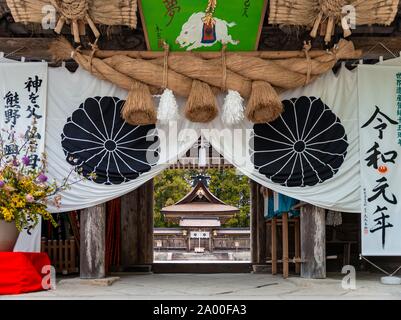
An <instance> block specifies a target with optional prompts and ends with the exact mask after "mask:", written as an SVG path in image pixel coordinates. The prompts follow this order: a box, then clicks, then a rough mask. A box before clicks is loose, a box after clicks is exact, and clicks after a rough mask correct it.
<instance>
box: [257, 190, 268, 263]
mask: <svg viewBox="0 0 401 320" xmlns="http://www.w3.org/2000/svg"><path fill="white" fill-rule="evenodd" d="M256 192H257V227H258V238H257V244H258V264H259V265H263V264H266V257H267V250H266V221H265V198H264V196H263V194H262V192H261V185H260V184H256Z"/></svg>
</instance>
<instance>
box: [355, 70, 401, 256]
mask: <svg viewBox="0 0 401 320" xmlns="http://www.w3.org/2000/svg"><path fill="white" fill-rule="evenodd" d="M358 95H359V130H360V134H359V136H360V167H361V197H362V198H361V199H362V201H361V206H362V210H361V212H362V217H361V222H362V223H361V227H362V232H361V234H362V254H363V255H366V256H399V255H401V240H400V234H401V204H400V200H401V188H400V181H401V166H400V161H401V158H400V157H401V125H400V124H399V123H401V66H379V65H375V66H371V65H370V66H367V65H362V66H360V67H358Z"/></svg>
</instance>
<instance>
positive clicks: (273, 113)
mask: <svg viewBox="0 0 401 320" xmlns="http://www.w3.org/2000/svg"><path fill="white" fill-rule="evenodd" d="M282 112H283V104H282V103H281V100H280V97H279V96H278V95H277V92H276V90H274V89H273V87H272V86H271V85H270V84H269V83H268V82H265V81H253V82H252V92H251V96H250V97H249V100H248V104H247V106H246V110H245V115H246V117H247V118H248V120H249V121H251V122H253V123H265V122H271V121H274V120H276V119H277V118H278V117H279V116H280V114H281V113H282Z"/></svg>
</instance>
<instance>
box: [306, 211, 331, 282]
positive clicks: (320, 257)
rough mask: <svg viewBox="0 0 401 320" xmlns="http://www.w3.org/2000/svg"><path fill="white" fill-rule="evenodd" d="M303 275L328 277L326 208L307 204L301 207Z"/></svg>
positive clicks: (315, 277)
mask: <svg viewBox="0 0 401 320" xmlns="http://www.w3.org/2000/svg"><path fill="white" fill-rule="evenodd" d="M301 259H302V264H301V277H302V278H307V279H324V278H326V225H325V210H324V209H322V208H318V207H315V206H313V205H309V204H305V205H303V206H302V207H301Z"/></svg>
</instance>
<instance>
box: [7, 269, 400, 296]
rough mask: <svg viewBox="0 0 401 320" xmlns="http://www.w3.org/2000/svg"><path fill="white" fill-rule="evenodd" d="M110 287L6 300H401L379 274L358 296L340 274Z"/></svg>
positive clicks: (151, 280)
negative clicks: (344, 286) (319, 277)
mask: <svg viewBox="0 0 401 320" xmlns="http://www.w3.org/2000/svg"><path fill="white" fill-rule="evenodd" d="M113 276H119V277H120V280H118V281H116V282H114V283H113V284H112V285H111V286H101V285H99V284H97V285H96V284H90V283H88V282H84V283H83V282H82V281H81V280H80V279H77V278H60V279H58V284H57V288H56V290H53V291H47V292H36V293H30V294H24V295H19V296H0V300H2V299H3V300H4V299H85V300H90V299H146V300H158V299H178V300H186V299H196V300H200V299H219V300H225V299H228V300H236V299H241V300H245V299H279V300H290V299H314V300H317V299H336V300H338V299H386V300H392V299H401V285H395V286H389V285H383V284H381V283H380V277H381V275H380V274H369V273H358V274H357V279H356V289H355V290H344V289H342V287H341V279H342V275H341V274H329V275H328V278H327V279H324V280H306V279H301V278H299V277H295V276H294V277H290V278H289V279H283V278H282V277H281V276H280V275H278V276H272V275H271V274H124V275H121V274H113Z"/></svg>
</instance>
